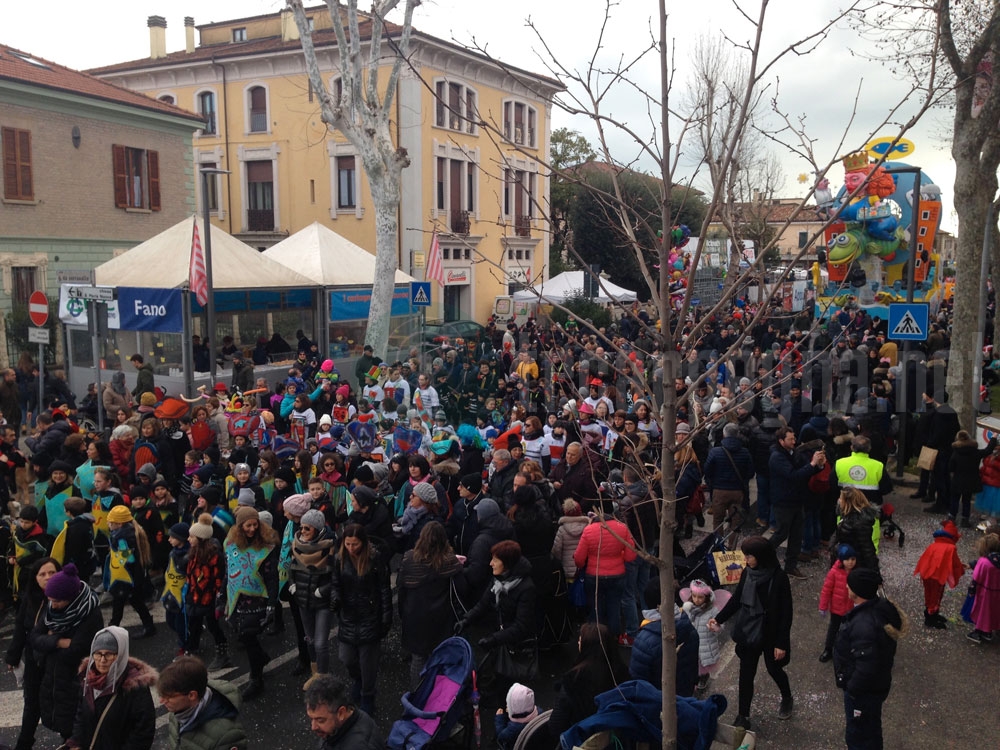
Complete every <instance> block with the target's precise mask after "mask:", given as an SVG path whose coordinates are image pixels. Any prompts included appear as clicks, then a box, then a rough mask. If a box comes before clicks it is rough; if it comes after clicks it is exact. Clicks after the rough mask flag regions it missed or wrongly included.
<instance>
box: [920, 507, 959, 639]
mask: <svg viewBox="0 0 1000 750" xmlns="http://www.w3.org/2000/svg"><path fill="white" fill-rule="evenodd" d="M959 538H961V534H959V533H958V528H957V527H956V526H955V522H954V521H952V520H950V519H947V520H945V521H942V522H941V528H940V529H938V530H937V531H935V532H934V539H933V540H932V541H931V543H930V544H929V545H927V549H925V550H924V552H923V554H922V555H921V556H920V559H919V560H918V561H917V567H916V568H915V569H914V571H913V574H914V575H918V576H920V579H921V580H922V581H923V582H924V627H925V628H937V629H939V630H944V629H945V628H946V627H947V625H946V622H947V621H946V620H945V618H944V616H943V615H942V614H941V612H940V610H941V599H942V597H944V587H945V584H947V585H949V586H951V587H952V588H955V587H956V586H957V585H958V580H959V579H960V578H961V577H962V574H963V573H965V566H964V565H963V564H962V561H961V560H960V559H959V557H958V549H957V548H956V546H955V545H956V544H957V543H958V540H959Z"/></svg>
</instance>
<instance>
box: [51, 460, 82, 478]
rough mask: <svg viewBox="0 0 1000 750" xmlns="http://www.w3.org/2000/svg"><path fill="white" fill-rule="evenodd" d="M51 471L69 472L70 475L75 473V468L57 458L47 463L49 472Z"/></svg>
mask: <svg viewBox="0 0 1000 750" xmlns="http://www.w3.org/2000/svg"><path fill="white" fill-rule="evenodd" d="M53 471H61V472H62V473H63V474H70V475H72V474H76V469H74V468H73V467H72V466H71V465H70V464H68V463H67V462H66V461H60V460H59V459H56V460H55V461H53V462H52V463H50V464H49V474H51V473H52V472H53Z"/></svg>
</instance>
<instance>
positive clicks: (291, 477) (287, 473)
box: [274, 466, 295, 484]
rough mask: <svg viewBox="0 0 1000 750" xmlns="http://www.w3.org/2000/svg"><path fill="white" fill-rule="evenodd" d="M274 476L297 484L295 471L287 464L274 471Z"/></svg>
mask: <svg viewBox="0 0 1000 750" xmlns="http://www.w3.org/2000/svg"><path fill="white" fill-rule="evenodd" d="M274 478H275V479H280V480H281V481H282V482H285V483H286V484H295V472H294V471H292V470H291V469H289V468H288V467H287V466H282V467H281V468H280V469H278V470H277V471H276V472H274Z"/></svg>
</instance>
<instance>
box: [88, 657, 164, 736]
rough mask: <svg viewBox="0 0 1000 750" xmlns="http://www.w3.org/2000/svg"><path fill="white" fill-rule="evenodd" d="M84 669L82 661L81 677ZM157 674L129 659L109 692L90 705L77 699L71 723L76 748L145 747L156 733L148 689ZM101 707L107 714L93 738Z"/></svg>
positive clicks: (152, 706) (143, 663)
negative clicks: (112, 691) (111, 691)
mask: <svg viewBox="0 0 1000 750" xmlns="http://www.w3.org/2000/svg"><path fill="white" fill-rule="evenodd" d="M86 669H87V662H86V661H84V663H83V667H82V668H81V669H80V679H81V680H82V679H83V676H84V673H85V671H86ZM157 676H158V675H157V674H156V670H155V669H153V668H152V667H151V666H149V665H148V664H146V663H145V662H143V661H139V660H138V659H134V658H130V659H129V660H128V667H127V668H126V670H125V674H124V676H123V677H122V681H121V684H120V685H119V686H118V688H117V689H116V690H115V692H114V693H113V694H112V693H108V694H107V695H102V696H101V697H100V698H97V699H96V700H95V701H94V706H93V708H91V707H90V706H89V705H88V704H87V701H86V700H81V701H80V707H79V709H78V710H77V712H76V721H75V722H74V725H73V739H75V740H77V741H78V742H79V744H80V747H83V748H90V747H93V748H94V750H149V748H151V747H152V746H153V735H155V734H156V707H155V706H154V705H153V695H152V693H151V692H150V688H151V687H153V685H155V684H156V679H157ZM112 697H114V702H113V703H112V702H111V699H112ZM109 704H110V707H109ZM105 709H107V715H106V716H105V717H104V723H103V724H101V729H100V732H99V733H98V734H97V737H96V738H95V737H94V732H95V731H96V730H97V723H98V721H100V719H101V716H102V714H104V711H105ZM91 741H93V745H91Z"/></svg>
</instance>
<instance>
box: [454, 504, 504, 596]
mask: <svg viewBox="0 0 1000 750" xmlns="http://www.w3.org/2000/svg"><path fill="white" fill-rule="evenodd" d="M513 538H514V524H512V523H511V522H510V521H509V520H508V519H507V517H506V516H499V515H497V516H490V517H488V518H484V519H483V520H482V521H479V533H477V534H476V538H475V539H473V540H472V544H471V545H469V554H468V560H466V564H465V573H464V575H465V582H466V584H467V585H468V590H469V596H468V599H467V601H469V602H476V601H479V597H481V596H482V595H483V589H485V588H487V586H488V585H489V583H490V581H491V578H492V575H493V574H492V572H491V571H490V560H491V559H492V557H493V555H492V554H490V549H492V548H493V545H494V544H496V543H497V542H502V541H504V540H505V539H513Z"/></svg>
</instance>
